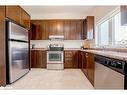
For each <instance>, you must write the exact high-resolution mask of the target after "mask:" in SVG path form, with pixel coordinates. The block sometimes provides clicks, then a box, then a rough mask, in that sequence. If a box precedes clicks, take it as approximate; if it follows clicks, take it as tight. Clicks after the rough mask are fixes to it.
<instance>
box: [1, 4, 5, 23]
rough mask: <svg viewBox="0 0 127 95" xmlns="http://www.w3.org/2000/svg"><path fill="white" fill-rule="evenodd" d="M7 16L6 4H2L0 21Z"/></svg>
mask: <svg viewBox="0 0 127 95" xmlns="http://www.w3.org/2000/svg"><path fill="white" fill-rule="evenodd" d="M4 18H5V6H0V21H1V20H2V21H3V19H4Z"/></svg>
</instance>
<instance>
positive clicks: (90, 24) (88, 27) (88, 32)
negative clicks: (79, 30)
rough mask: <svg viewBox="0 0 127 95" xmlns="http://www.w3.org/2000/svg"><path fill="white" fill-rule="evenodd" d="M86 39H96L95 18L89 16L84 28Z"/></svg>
mask: <svg viewBox="0 0 127 95" xmlns="http://www.w3.org/2000/svg"><path fill="white" fill-rule="evenodd" d="M83 30H84V31H83V32H84V39H94V16H87V17H86V20H85V21H84V26H83Z"/></svg>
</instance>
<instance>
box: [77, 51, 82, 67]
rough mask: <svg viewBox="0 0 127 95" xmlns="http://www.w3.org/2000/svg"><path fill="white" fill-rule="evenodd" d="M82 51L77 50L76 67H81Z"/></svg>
mask: <svg viewBox="0 0 127 95" xmlns="http://www.w3.org/2000/svg"><path fill="white" fill-rule="evenodd" d="M81 53H82V51H78V67H79V68H80V69H82V55H81Z"/></svg>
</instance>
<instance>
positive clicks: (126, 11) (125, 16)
mask: <svg viewBox="0 0 127 95" xmlns="http://www.w3.org/2000/svg"><path fill="white" fill-rule="evenodd" d="M120 11H121V25H127V6H120Z"/></svg>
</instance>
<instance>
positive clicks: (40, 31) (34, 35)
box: [31, 20, 49, 40]
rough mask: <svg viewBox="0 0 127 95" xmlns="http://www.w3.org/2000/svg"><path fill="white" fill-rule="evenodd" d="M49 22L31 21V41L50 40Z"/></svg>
mask: <svg viewBox="0 0 127 95" xmlns="http://www.w3.org/2000/svg"><path fill="white" fill-rule="evenodd" d="M48 31H49V27H48V22H47V21H44V20H31V40H47V39H48Z"/></svg>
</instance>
